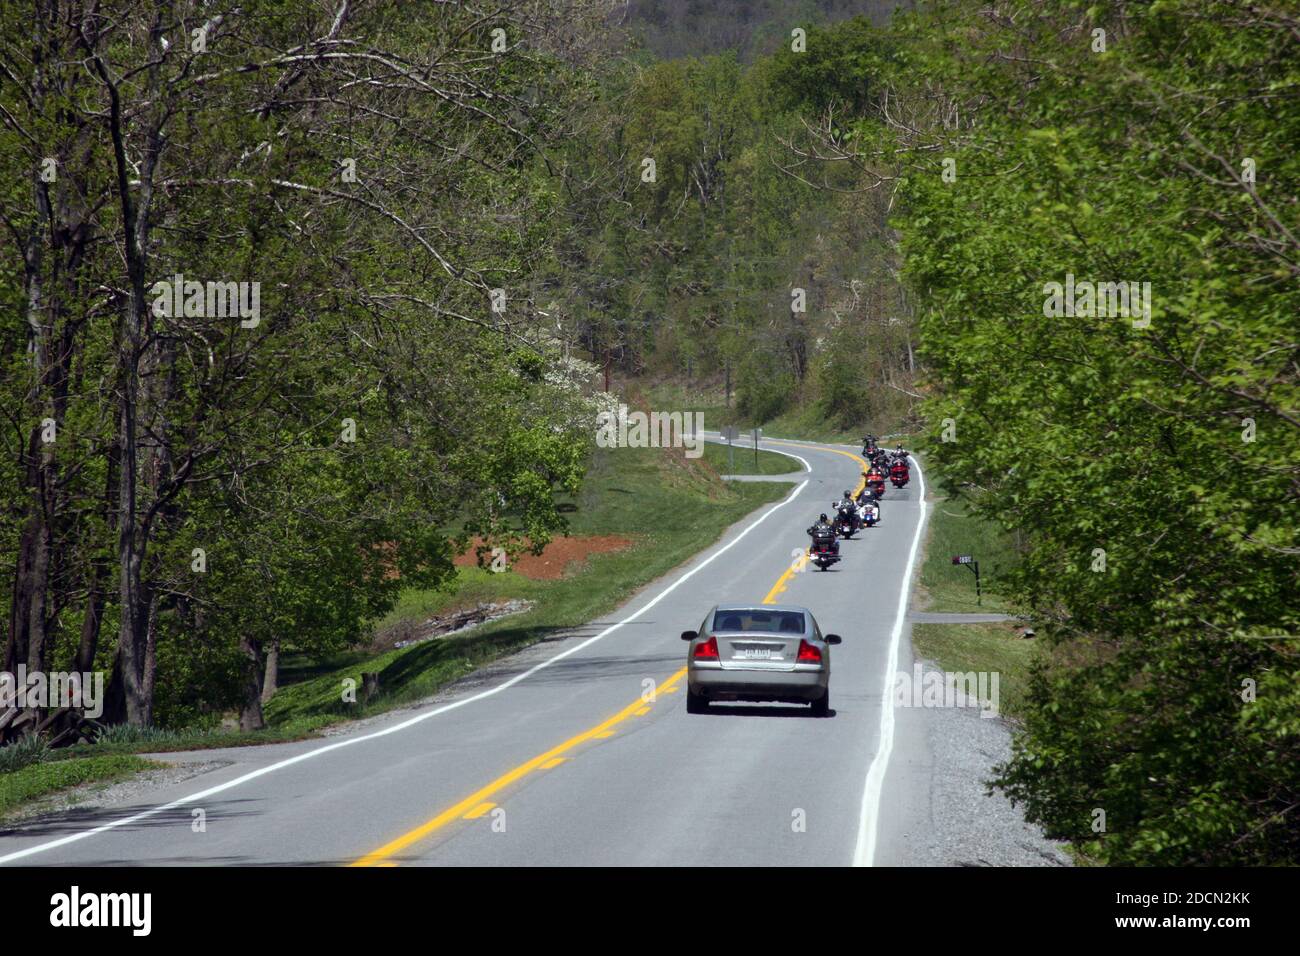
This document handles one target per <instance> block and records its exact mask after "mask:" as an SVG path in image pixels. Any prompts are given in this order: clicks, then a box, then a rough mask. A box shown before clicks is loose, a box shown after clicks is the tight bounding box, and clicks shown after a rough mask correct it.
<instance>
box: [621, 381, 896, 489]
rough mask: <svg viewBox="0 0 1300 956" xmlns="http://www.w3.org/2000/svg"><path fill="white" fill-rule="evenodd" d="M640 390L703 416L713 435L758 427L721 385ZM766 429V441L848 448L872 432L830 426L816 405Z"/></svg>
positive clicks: (660, 404) (664, 404)
mask: <svg viewBox="0 0 1300 956" xmlns="http://www.w3.org/2000/svg"><path fill="white" fill-rule="evenodd" d="M637 387H638V388H639V389H640V390H641V391H642V393H643V394H644V395H645V397H646V398H647V399H648V400H649V402H650V403H651V405H653V407H655V408H663V409H674V410H680V411H689V412H700V413H702V414H703V415H704V427H705V428H706V429H708V430H709V431H716V430H717V429H719V428H721V427H722V426H723V425H735V426H736V427H737V428H739V429H741V430H742V431H743V432H748V431H750V430H751V429H753V428H754V427H755V425H756V424H757V423H755V422H753V421H750V420H749V419H748V418H746V417H745V416H744V415H741V414H740V412H739V411H737V409H736V407H735V405H734V404H733V405H731V406H728V405H726V404H725V402H724V398H723V394H722V386H721V384H709V385H700V386H686V385H682V384H681V383H679V382H656V383H653V384H651V383H638V385H637ZM873 427H874V428H875V431H877V432H881V433H885V432H890V431H892V429H889V428H885V427H883V426H880V427H877V426H873ZM762 428H763V437H765V438H789V439H795V440H799V441H814V442H827V443H830V444H845V445H856V444H858V443H860V442H861V441H862V436H863V435H864V434H866V432H868V431H871V430H872V428H869V427H867V426H866V425H863V426H862V427H859V426H856V425H855V426H854V427H853V428H848V429H845V428H838V427H836V426H834V425H829V424H827V422H826V419H825V416H823V415H822V414H821V413H820V412H819V411H818V410H817V408H816V407H815V406H812V405H806V406H802V407H799V408H795V409H792V410H790V411H788V412H785V413H784V414H782V415H778V416H777V417H776V418H773V419H771V420H769V421H767V422H764V423H763V424H762ZM891 440H892V439H891ZM739 473H740V472H738V474H739Z"/></svg>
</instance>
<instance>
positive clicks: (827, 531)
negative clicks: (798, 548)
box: [808, 511, 840, 554]
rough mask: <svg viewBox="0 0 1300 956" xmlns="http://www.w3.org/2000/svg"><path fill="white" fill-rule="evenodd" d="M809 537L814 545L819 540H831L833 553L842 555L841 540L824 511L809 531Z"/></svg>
mask: <svg viewBox="0 0 1300 956" xmlns="http://www.w3.org/2000/svg"><path fill="white" fill-rule="evenodd" d="M808 535H809V537H811V538H812V539H813V542H814V543H816V541H817V539H818V538H825V539H829V542H830V546H831V551H832V552H833V553H835V554H839V553H840V542H839V538H838V536H837V535H836V534H835V529H834V528H833V527H832V526H831V523H830V521H828V520H827V518H826V512H824V511H823V512H822V513H821V514H819V515H818V516H817V523H816V524H814V525H813V526H812V527H811V528H809V529H808Z"/></svg>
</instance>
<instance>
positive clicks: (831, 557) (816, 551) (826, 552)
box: [808, 531, 840, 571]
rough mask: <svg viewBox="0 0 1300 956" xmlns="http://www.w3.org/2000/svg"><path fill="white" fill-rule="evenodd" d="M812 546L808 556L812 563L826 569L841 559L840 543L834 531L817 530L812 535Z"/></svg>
mask: <svg viewBox="0 0 1300 956" xmlns="http://www.w3.org/2000/svg"><path fill="white" fill-rule="evenodd" d="M812 539H813V541H812V547H810V548H809V549H808V556H809V558H811V560H812V563H813V564H815V565H817V567H819V568H821V569H822V570H823V571H825V570H826V569H827V568H829V567H830V566H831V565H832V564H836V563H837V562H838V561H839V560H840V544H839V542H838V541H836V540H835V532H834V531H817V532H814V533H813V536H812Z"/></svg>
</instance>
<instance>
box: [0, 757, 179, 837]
mask: <svg viewBox="0 0 1300 956" xmlns="http://www.w3.org/2000/svg"><path fill="white" fill-rule="evenodd" d="M163 766H165V764H161V763H158V762H157V761H153V760H145V759H144V758H143V757H137V756H135V755H134V754H125V753H108V754H100V755H98V756H94V757H75V756H73V757H63V756H62V755H61V754H60V755H58V756H50V757H48V758H46V759H43V760H39V761H37V762H35V763H30V764H27V765H26V766H22V767H19V768H17V769H15V770H9V771H7V772H0V821H3V820H6V819H8V818H9V817H11V816H13V815H14V814H15V813H16V812H17V811H19V810H22V809H26V808H28V807H30V805H31V803H32V801H33V800H39V799H41V798H44V797H52V796H56V795H58V794H59V793H62V792H63V791H66V790H70V789H72V788H73V787H79V786H82V785H84V784H88V783H102V784H110V783H116V782H117V781H119V780H123V779H125V778H127V777H130V776H132V775H134V774H136V773H139V772H141V771H144V770H155V769H157V768H159V767H163Z"/></svg>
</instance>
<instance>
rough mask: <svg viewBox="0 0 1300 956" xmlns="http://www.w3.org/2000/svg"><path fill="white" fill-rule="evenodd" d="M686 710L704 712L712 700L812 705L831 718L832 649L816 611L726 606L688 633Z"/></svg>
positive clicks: (817, 712) (833, 641)
mask: <svg viewBox="0 0 1300 956" xmlns="http://www.w3.org/2000/svg"><path fill="white" fill-rule="evenodd" d="M682 640H684V641H689V642H690V647H689V648H687V651H686V712H687V713H690V714H700V713H703V712H704V711H705V710H707V709H708V706H709V701H713V700H763V701H767V700H773V701H782V702H785V703H810V704H812V712H813V713H814V714H815V715H817V716H818V717H826V716H829V714H830V707H831V690H830V680H831V654H830V645H831V644H838V643H840V636H839V635H838V634H826V635H823V634H822V632H821V628H819V627H818V626H817V621H816V620H815V619H814V618H813V615H812V611H810V610H808V609H807V608H806V607H798V606H795V605H757V606H753V605H742V604H723V605H718V606H717V607H715V608H713V609H712V610H711V611H709V613H708V615H707V616H706V617H705V618H704V622H703V623H702V624H701V625H700V629H699V630H698V631H684V632H683V633H682Z"/></svg>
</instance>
